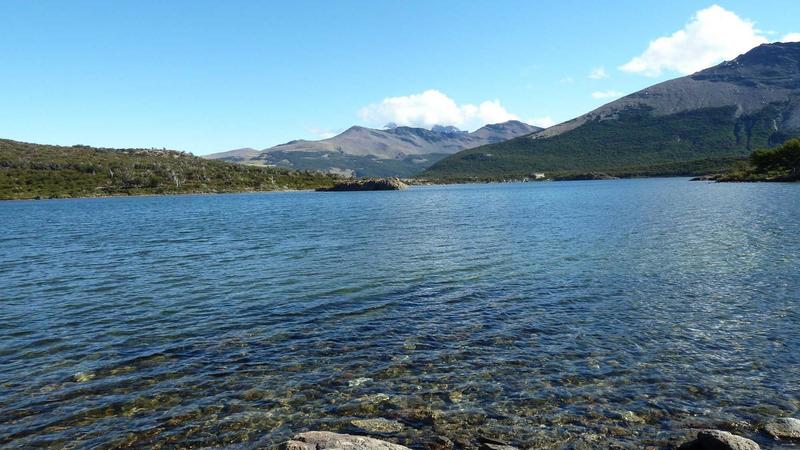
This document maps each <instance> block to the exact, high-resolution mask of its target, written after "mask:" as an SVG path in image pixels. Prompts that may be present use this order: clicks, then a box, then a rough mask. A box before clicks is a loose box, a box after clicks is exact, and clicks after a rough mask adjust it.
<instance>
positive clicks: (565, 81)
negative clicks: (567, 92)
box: [558, 77, 575, 84]
mask: <svg viewBox="0 0 800 450" xmlns="http://www.w3.org/2000/svg"><path fill="white" fill-rule="evenodd" d="M558 82H559V83H561V84H572V83H574V82H575V78H572V77H564V78H562V79H560V80H558Z"/></svg>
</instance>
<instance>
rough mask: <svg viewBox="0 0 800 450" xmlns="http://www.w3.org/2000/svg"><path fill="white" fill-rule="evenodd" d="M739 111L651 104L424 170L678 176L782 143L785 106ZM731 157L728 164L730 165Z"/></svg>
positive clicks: (455, 176)
mask: <svg viewBox="0 0 800 450" xmlns="http://www.w3.org/2000/svg"><path fill="white" fill-rule="evenodd" d="M779 106H780V105H778V106H772V105H771V106H767V107H766V108H764V109H763V110H762V111H760V112H759V113H757V114H753V115H749V116H741V117H738V118H737V117H735V114H734V112H735V107H724V108H707V109H700V110H694V111H688V112H684V113H678V114H673V115H669V116H660V117H655V116H653V115H652V113H651V110H650V109H648V108H645V107H641V108H634V109H629V110H626V111H621V112H620V113H619V115H618V117H617V118H616V119H614V120H599V119H596V120H592V121H589V122H587V123H585V124H583V125H581V126H580V127H578V128H575V129H573V130H570V131H567V132H565V133H563V134H560V135H558V136H554V137H552V138H540V139H536V138H532V137H520V138H515V139H512V140H509V141H506V142H502V143H499V144H493V145H488V146H483V147H477V148H474V149H469V150H465V151H462V152H459V153H457V154H455V155H453V156H450V157H448V158H445V159H443V160H441V161H439V162H438V163H436V164H434V165H433V166H432V167H431V168H429V169H428V170H427V171H425V172H423V173H422V174H421V175H420V177H422V178H426V179H432V180H444V181H456V180H459V181H464V180H499V179H508V178H517V179H519V178H524V177H528V176H529V175H530V174H531V173H534V172H543V173H545V174H547V175H548V177H550V176H553V177H565V176H569V175H570V174H583V173H588V172H603V173H607V174H609V175H614V176H678V175H700V174H707V173H713V172H720V171H724V170H727V169H729V168H730V165H731V164H733V163H734V162H735V161H736V160H737V159H744V158H746V157H747V155H748V154H749V153H750V152H751V151H752V149H754V148H759V147H767V146H771V145H776V144H780V143H781V142H783V141H784V140H786V139H788V138H789V136H785V135H783V134H782V133H779V132H775V131H774V128H773V124H774V120H777V119H779V118H780V117H779V116H780V111H781V108H780V107H779ZM726 164H727V165H726Z"/></svg>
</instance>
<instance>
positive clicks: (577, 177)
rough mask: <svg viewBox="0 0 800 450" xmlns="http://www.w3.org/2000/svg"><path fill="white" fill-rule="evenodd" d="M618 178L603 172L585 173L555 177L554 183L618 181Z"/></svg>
mask: <svg viewBox="0 0 800 450" xmlns="http://www.w3.org/2000/svg"><path fill="white" fill-rule="evenodd" d="M618 179H619V178H617V177H615V176H611V175H609V174H607V173H603V172H587V173H578V174H574V175H565V176H558V177H555V178H554V180H556V181H585V180H618Z"/></svg>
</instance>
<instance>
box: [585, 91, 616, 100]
mask: <svg viewBox="0 0 800 450" xmlns="http://www.w3.org/2000/svg"><path fill="white" fill-rule="evenodd" d="M614 97H622V92H619V91H597V92H592V98H596V99H605V98H614Z"/></svg>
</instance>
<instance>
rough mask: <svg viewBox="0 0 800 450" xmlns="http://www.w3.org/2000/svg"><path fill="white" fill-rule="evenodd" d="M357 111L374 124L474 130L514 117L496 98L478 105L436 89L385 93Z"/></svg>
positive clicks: (360, 115) (515, 117)
mask: <svg viewBox="0 0 800 450" xmlns="http://www.w3.org/2000/svg"><path fill="white" fill-rule="evenodd" d="M358 114H359V117H361V119H362V120H364V121H366V122H368V123H369V124H371V125H373V126H383V125H385V124H387V123H389V122H394V123H396V124H397V125H401V126H402V125H406V126H412V127H422V128H430V127H432V126H434V125H453V126H456V127H458V128H461V129H464V130H474V129H477V128H480V127H482V126H483V125H485V124H487V123H499V122H505V121H507V120H513V119H517V116H516V115H514V114H511V113H510V112H508V111H507V110H506V109H505V108H504V107H503V106H502V105H501V104H500V101H499V100H487V101H485V102H482V103H480V104H478V105H473V104H462V105H459V104H457V103H456V102H455V101H454V100H453V99H451V98H450V97H448V96H447V95H445V94H443V93H442V92H439V91H437V90H435V89H429V90H427V91H425V92H422V93H419V94H411V95H406V96H401V97H388V98H385V99H383V101H381V102H380V103H374V104H371V105H367V106H365V107H363V108H361V110H360V111H359V113H358Z"/></svg>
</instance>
